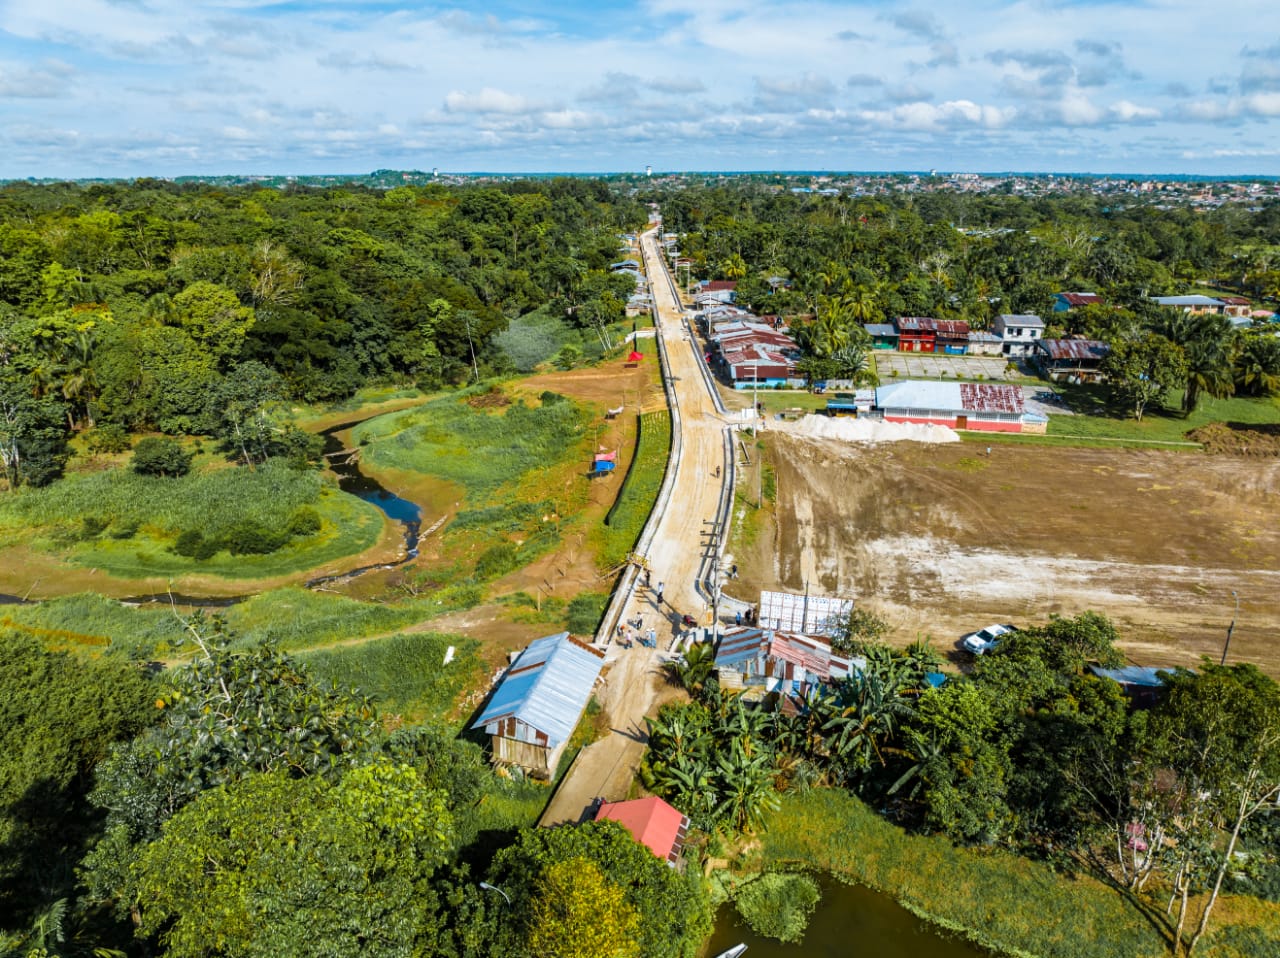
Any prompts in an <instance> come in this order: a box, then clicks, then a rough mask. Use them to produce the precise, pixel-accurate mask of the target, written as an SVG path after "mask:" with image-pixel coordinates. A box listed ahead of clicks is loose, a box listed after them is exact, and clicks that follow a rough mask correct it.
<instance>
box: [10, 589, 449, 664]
mask: <svg viewBox="0 0 1280 958" xmlns="http://www.w3.org/2000/svg"><path fill="white" fill-rule="evenodd" d="M187 611H188V610H186V609H180V610H179V612H178V614H175V612H174V610H173V609H171V608H170V607H169V606H168V605H166V604H164V603H162V602H157V603H148V604H146V605H141V606H138V605H126V604H124V603H122V602H119V601H118V600H116V599H109V598H107V597H106V596H102V595H98V594H97V593H93V592H85V593H81V594H79V595H69V596H63V597H61V598H56V599H46V600H44V601H43V602H39V603H33V604H31V605H13V606H4V607H3V608H0V620H3V619H7V620H8V621H9V622H10V623H11V624H12V625H13V626H14V627H16V628H19V629H26V630H28V631H35V630H41V631H43V632H47V633H53V632H58V633H64V634H66V635H68V636H81V637H83V638H84V639H85V640H86V641H85V642H83V643H82V644H85V645H90V644H95V645H105V647H106V648H108V649H110V650H112V651H118V652H121V653H122V654H125V655H128V656H130V657H131V658H136V659H149V658H167V657H169V656H170V655H172V654H173V653H174V651H175V650H176V649H177V648H178V646H179V644H180V643H181V641H182V639H183V638H184V636H185V629H184V626H183V624H182V621H181V620H180V619H179V617H178V616H179V615H180V614H181V615H185V614H186V612H187ZM220 612H221V614H222V616H223V618H225V619H226V622H227V628H228V629H229V631H230V632H231V633H232V635H233V637H234V638H233V640H232V644H233V645H234V646H238V647H244V646H248V645H252V644H254V643H257V642H271V643H273V644H275V645H279V646H280V647H281V648H284V649H288V650H303V649H310V648H314V647H315V646H318V645H325V644H328V643H331V642H340V641H342V640H344V639H360V638H364V637H367V636H371V635H380V634H386V633H391V632H394V631H396V630H397V629H402V628H404V627H405V626H406V625H410V624H411V623H414V622H420V621H422V620H423V619H425V618H427V617H428V616H430V615H433V614H434V609H428V608H426V607H425V606H424V605H423V604H421V603H417V604H406V605H399V606H389V605H383V604H381V603H374V602H359V601H357V600H355V599H349V598H347V597H345V596H340V595H334V594H332V593H327V592H311V591H309V590H307V589H301V588H294V587H289V588H284V589H273V590H271V591H269V592H262V593H259V594H258V595H255V596H253V597H252V598H250V599H248V600H246V601H244V602H241V603H238V604H236V605H232V606H228V607H227V608H225V609H222V610H220ZM36 634H39V633H36ZM48 638H53V637H52V636H48ZM92 639H97V640H101V642H90V641H88V640H92ZM46 644H48V643H46Z"/></svg>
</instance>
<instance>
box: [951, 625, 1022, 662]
mask: <svg viewBox="0 0 1280 958" xmlns="http://www.w3.org/2000/svg"><path fill="white" fill-rule="evenodd" d="M1014 631H1016V630H1015V629H1014V627H1013V626H1012V625H989V626H987V627H986V628H985V629H979V630H978V631H977V632H970V633H969V634H968V635H966V636H965V637H964V638H962V639H961V640H960V644H961V645H962V646H963V647H964V650H965V651H966V652H972V653H973V654H974V655H982V654H983V653H984V652H990V651H991V650H992V649H994V648H995V647H996V645H998V644H999V641H1000V636H1002V635H1007V634H1008V633H1010V632H1014Z"/></svg>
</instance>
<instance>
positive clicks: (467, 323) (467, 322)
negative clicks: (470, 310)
mask: <svg viewBox="0 0 1280 958" xmlns="http://www.w3.org/2000/svg"><path fill="white" fill-rule="evenodd" d="M462 324H463V325H464V326H465V327H466V329H467V345H468V346H470V347H471V369H472V371H473V372H474V373H475V374H476V382H479V381H480V367H479V365H478V364H477V363H476V344H475V343H474V342H472V341H471V317H470V316H468V315H465V314H464V315H463V317H462Z"/></svg>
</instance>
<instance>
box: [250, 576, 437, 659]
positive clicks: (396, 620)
mask: <svg viewBox="0 0 1280 958" xmlns="http://www.w3.org/2000/svg"><path fill="white" fill-rule="evenodd" d="M429 614H430V613H429V612H428V611H426V610H424V609H423V608H422V607H421V606H420V605H419V604H402V605H386V604H384V603H381V602H360V601H358V600H356V599H351V598H348V597H346V596H342V595H336V594H334V593H332V592H313V591H311V590H310V589H303V588H298V587H296V586H295V587H288V588H284V589H272V590H271V591H270V592H262V593H259V594H258V595H255V596H253V597H252V598H250V599H247V600H246V601H244V602H241V603H238V604H237V605H233V606H231V607H229V608H228V609H227V610H226V612H225V615H226V619H227V625H228V626H229V627H230V628H231V630H232V631H233V632H235V633H236V635H237V637H238V642H239V643H240V644H249V643H253V642H261V641H267V642H272V643H276V644H278V645H280V646H281V647H282V648H285V649H290V650H293V651H301V650H304V649H311V648H314V647H316V646H319V645H327V644H329V643H331V642H338V641H341V640H343V639H354V638H362V637H364V636H368V635H379V634H385V633H388V632H394V631H395V630H396V629H402V628H404V627H405V626H406V625H410V624H412V623H414V622H420V621H422V620H423V619H425V618H427V616H428V615H429Z"/></svg>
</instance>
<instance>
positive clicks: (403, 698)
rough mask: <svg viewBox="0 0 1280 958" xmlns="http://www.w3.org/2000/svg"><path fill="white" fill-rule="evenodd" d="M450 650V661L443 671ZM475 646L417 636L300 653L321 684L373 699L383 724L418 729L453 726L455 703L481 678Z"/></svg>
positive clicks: (454, 639) (434, 635) (449, 637)
mask: <svg viewBox="0 0 1280 958" xmlns="http://www.w3.org/2000/svg"><path fill="white" fill-rule="evenodd" d="M451 646H452V647H453V649H454V656H453V659H452V660H451V661H450V662H449V664H448V665H445V664H444V657H445V653H446V651H447V650H448V649H449V647H451ZM478 646H479V643H478V642H476V641H475V640H474V639H468V638H463V637H461V636H456V635H439V634H437V633H434V632H415V633H411V634H401V635H390V636H386V637H384V638H380V639H374V640H371V641H369V642H360V643H355V644H351V645H342V646H336V647H334V648H330V649H319V650H316V651H312V652H303V653H301V655H300V658H301V659H302V661H304V662H305V663H306V664H307V666H308V667H309V668H310V669H311V671H312V672H313V673H314V674H315V675H316V676H318V677H319V678H321V679H323V680H325V681H333V682H336V683H337V684H338V685H340V686H352V687H355V688H357V689H359V690H360V691H361V692H363V693H365V694H366V695H370V696H372V697H373V698H374V700H375V702H376V704H377V706H378V710H379V711H380V712H381V713H382V714H383V717H384V719H387V718H388V717H390V716H398V718H399V719H400V720H402V721H403V722H405V723H410V724H416V723H420V722H424V721H433V720H435V721H440V720H453V721H456V717H455V714H454V713H455V711H456V707H457V704H458V700H459V699H460V698H461V697H462V695H463V694H464V693H465V692H466V691H467V690H468V689H469V688H471V687H474V685H475V684H476V682H477V681H478V680H479V677H480V671H481V669H480V659H479V657H478V656H477V655H476V649H477V648H478Z"/></svg>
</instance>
